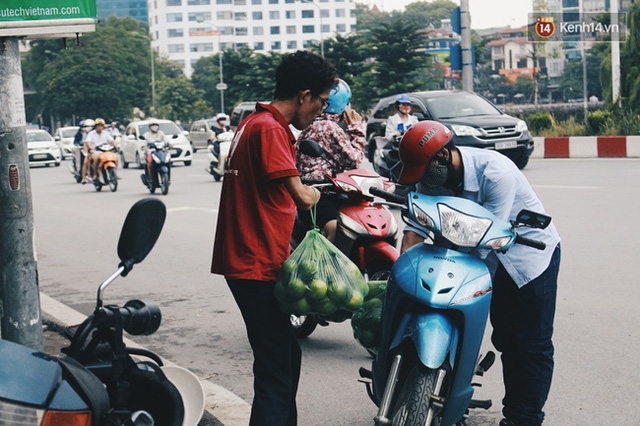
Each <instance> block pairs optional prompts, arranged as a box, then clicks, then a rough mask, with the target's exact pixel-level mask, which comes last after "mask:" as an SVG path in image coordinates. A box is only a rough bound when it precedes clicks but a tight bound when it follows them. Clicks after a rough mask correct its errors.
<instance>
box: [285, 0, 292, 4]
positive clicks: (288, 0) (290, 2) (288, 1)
mask: <svg viewBox="0 0 640 426" xmlns="http://www.w3.org/2000/svg"><path fill="white" fill-rule="evenodd" d="M284 2H285V3H287V4H293V3H294V2H295V0H284Z"/></svg>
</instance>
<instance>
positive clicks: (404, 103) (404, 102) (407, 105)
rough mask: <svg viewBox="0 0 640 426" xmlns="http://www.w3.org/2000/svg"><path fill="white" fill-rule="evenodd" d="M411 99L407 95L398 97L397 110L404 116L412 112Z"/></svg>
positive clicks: (403, 94)
mask: <svg viewBox="0 0 640 426" xmlns="http://www.w3.org/2000/svg"><path fill="white" fill-rule="evenodd" d="M412 103H413V102H411V98H410V97H409V95H407V94H406V93H402V94H401V95H398V96H397V97H396V109H397V110H398V111H400V112H401V113H403V114H409V113H410V112H411V104H412Z"/></svg>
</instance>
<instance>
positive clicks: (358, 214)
mask: <svg viewBox="0 0 640 426" xmlns="http://www.w3.org/2000/svg"><path fill="white" fill-rule="evenodd" d="M340 212H341V213H342V214H345V215H347V216H349V217H350V218H351V219H353V220H355V221H356V222H358V223H359V224H360V225H362V226H363V227H364V229H366V230H367V231H368V235H370V236H372V237H378V238H384V237H387V236H388V235H389V231H390V230H391V212H390V211H389V209H387V208H385V207H384V206H381V205H378V204H371V203H369V202H366V201H364V202H362V203H358V204H351V203H347V204H345V205H343V206H342V207H341V208H340ZM365 235H366V234H365Z"/></svg>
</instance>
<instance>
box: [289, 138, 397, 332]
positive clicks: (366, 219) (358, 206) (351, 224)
mask: <svg viewBox="0 0 640 426" xmlns="http://www.w3.org/2000/svg"><path fill="white" fill-rule="evenodd" d="M299 149H300V151H301V152H302V153H303V154H305V155H309V156H311V157H316V158H317V157H321V158H324V159H325V160H326V161H327V162H328V163H329V164H332V163H331V160H330V159H328V158H326V153H325V152H324V151H323V150H322V148H321V147H320V146H319V145H318V144H317V143H316V142H314V141H311V140H303V141H301V142H300V146H299ZM303 182H304V183H306V184H311V185H314V186H322V187H324V188H325V189H324V191H323V197H325V196H329V197H336V198H337V199H339V200H340V207H339V209H338V218H337V219H338V230H337V233H336V239H335V241H334V245H335V246H336V247H337V248H338V249H339V250H340V251H341V252H342V253H344V254H346V255H347V256H348V257H349V259H351V261H352V262H353V263H355V264H356V265H357V266H358V268H359V269H360V271H361V272H362V274H363V275H364V277H365V279H366V280H367V281H386V280H387V278H388V277H389V273H390V271H391V266H392V265H393V263H394V262H395V261H396V259H397V258H398V257H399V256H400V254H399V253H398V250H397V249H396V243H397V233H398V223H397V221H396V220H395V218H394V217H393V215H392V214H391V211H390V210H389V208H388V207H387V205H386V204H385V203H378V202H375V201H374V196H373V195H372V194H371V193H370V192H369V190H370V189H371V188H378V189H383V190H385V191H391V192H392V191H393V186H394V184H393V183H392V182H390V181H389V180H388V179H385V178H382V177H381V176H380V175H378V174H376V173H375V172H373V171H370V170H366V169H354V170H348V171H345V172H342V173H338V174H336V175H335V176H327V179H326V180H324V181H306V180H305V181H303ZM305 231H306V229H305V227H304V225H303V224H302V222H300V221H297V222H296V226H295V228H294V236H293V237H292V245H295V244H296V241H301V239H302V237H304V233H305ZM350 317H351V312H347V311H337V312H335V313H334V314H331V315H318V314H311V315H303V316H299V317H298V316H295V315H292V316H291V323H292V324H293V326H294V327H295V329H296V335H297V336H298V337H300V338H303V337H307V336H309V335H310V334H311V333H312V332H313V331H314V330H315V328H316V327H317V326H318V324H319V325H321V326H327V325H329V322H342V321H345V320H347V319H349V318H350Z"/></svg>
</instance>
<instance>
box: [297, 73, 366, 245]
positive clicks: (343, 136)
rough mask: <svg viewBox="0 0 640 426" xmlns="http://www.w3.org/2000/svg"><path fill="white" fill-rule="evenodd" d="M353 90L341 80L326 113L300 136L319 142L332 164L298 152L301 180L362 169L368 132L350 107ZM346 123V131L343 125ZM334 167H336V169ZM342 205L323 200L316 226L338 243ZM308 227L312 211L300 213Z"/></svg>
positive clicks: (334, 201)
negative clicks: (339, 217) (336, 238)
mask: <svg viewBox="0 0 640 426" xmlns="http://www.w3.org/2000/svg"><path fill="white" fill-rule="evenodd" d="M350 102H351V88H350V87H349V85H348V84H347V83H346V82H345V81H343V80H339V82H338V85H337V86H335V87H334V88H333V89H332V90H331V93H330V95H329V102H328V105H327V107H326V108H325V110H324V112H323V113H322V114H320V115H319V116H318V117H317V118H316V120H315V121H314V122H313V123H311V124H310V125H309V126H308V127H307V128H306V129H304V130H303V131H302V133H300V136H298V143H299V142H300V141H302V140H303V139H311V140H313V141H315V142H317V143H318V144H319V145H320V147H321V148H322V149H323V150H324V151H325V152H326V153H327V157H328V158H330V159H331V163H332V164H331V165H329V164H327V162H326V161H325V160H324V159H322V158H313V157H310V156H308V155H304V154H302V153H301V152H300V150H297V151H296V157H297V158H296V163H297V167H298V170H299V172H300V177H301V178H302V179H303V180H305V179H311V180H322V179H324V178H325V177H326V176H327V175H331V174H332V173H341V172H343V171H345V170H351V169H356V168H358V166H359V164H360V163H361V162H362V160H363V159H364V143H365V132H364V124H363V123H362V117H361V116H360V114H358V113H357V112H356V111H354V110H352V109H351V107H350V105H349V104H350ZM341 122H344V124H345V125H346V130H343V129H342V127H341V126H340V124H339V123H341ZM332 166H333V167H332ZM339 205H340V203H339V201H338V200H336V199H334V198H333V197H322V198H320V201H319V202H318V204H317V207H316V215H317V216H316V225H317V226H318V227H319V228H320V229H322V230H323V232H324V234H325V235H326V237H327V239H328V240H329V241H334V240H335V236H336V231H337V227H338V220H337V217H338V207H339ZM298 214H299V217H300V219H301V220H302V221H303V223H304V224H305V226H306V227H307V228H309V229H310V228H311V227H312V220H311V213H310V211H301V210H299V211H298Z"/></svg>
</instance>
